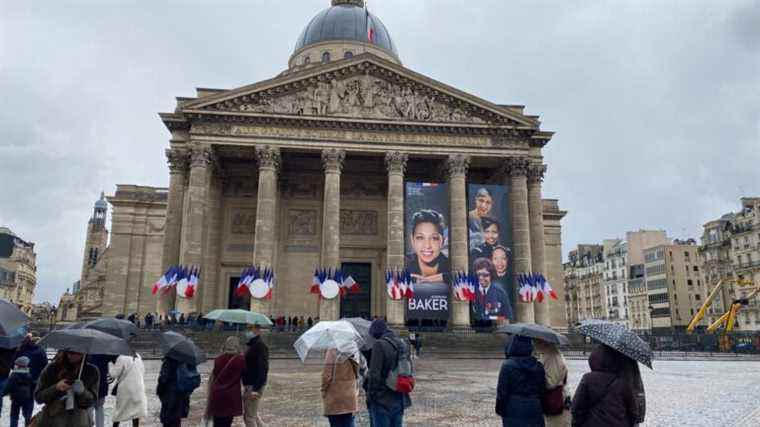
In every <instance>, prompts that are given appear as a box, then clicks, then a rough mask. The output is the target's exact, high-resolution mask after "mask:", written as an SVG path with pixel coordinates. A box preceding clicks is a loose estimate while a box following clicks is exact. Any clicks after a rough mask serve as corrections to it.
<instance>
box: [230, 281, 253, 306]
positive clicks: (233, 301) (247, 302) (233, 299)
mask: <svg viewBox="0 0 760 427" xmlns="http://www.w3.org/2000/svg"><path fill="white" fill-rule="evenodd" d="M239 281H240V278H239V277H230V284H229V294H228V295H229V299H228V300H227V301H229V303H228V304H227V308H231V309H235V308H242V309H244V310H250V309H251V295H250V294H246V295H245V296H242V297H239V296H237V294H235V290H237V285H238V282H239Z"/></svg>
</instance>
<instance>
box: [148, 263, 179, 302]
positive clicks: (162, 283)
mask: <svg viewBox="0 0 760 427" xmlns="http://www.w3.org/2000/svg"><path fill="white" fill-rule="evenodd" d="M172 268H174V267H169V269H168V270H166V273H164V274H162V275H161V277H159V278H158V280H157V281H156V283H154V284H153V290H152V293H153V295H155V294H157V293H158V291H159V290H163V289H164V288H166V287H167V286H169V279H167V276H168V275H169V273H170V272H171V271H172Z"/></svg>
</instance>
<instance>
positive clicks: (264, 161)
mask: <svg viewBox="0 0 760 427" xmlns="http://www.w3.org/2000/svg"><path fill="white" fill-rule="evenodd" d="M256 161H257V162H258V164H259V169H264V168H268V169H274V170H278V169H280V165H281V163H282V157H281V156H280V149H279V148H277V147H272V146H269V145H258V146H256Z"/></svg>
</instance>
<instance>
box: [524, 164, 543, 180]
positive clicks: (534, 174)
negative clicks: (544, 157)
mask: <svg viewBox="0 0 760 427" xmlns="http://www.w3.org/2000/svg"><path fill="white" fill-rule="evenodd" d="M545 173H546V165H542V164H541V163H531V164H530V166H528V182H530V183H540V182H541V181H543V180H544V174H545Z"/></svg>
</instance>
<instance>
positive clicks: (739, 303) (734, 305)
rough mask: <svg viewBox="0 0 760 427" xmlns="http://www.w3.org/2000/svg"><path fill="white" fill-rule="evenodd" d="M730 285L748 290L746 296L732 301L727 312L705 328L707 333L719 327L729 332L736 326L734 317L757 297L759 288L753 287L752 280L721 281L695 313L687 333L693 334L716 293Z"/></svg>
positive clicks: (759, 291)
mask: <svg viewBox="0 0 760 427" xmlns="http://www.w3.org/2000/svg"><path fill="white" fill-rule="evenodd" d="M732 283H733V284H736V285H738V286H741V287H747V288H750V289H748V293H747V294H746V296H744V297H742V298H737V299H735V300H733V301H732V302H731V307H729V309H728V311H726V313H725V314H723V315H722V316H720V317H719V318H718V320H716V321H714V322H713V323H712V324H711V325H710V326H708V327H707V332H710V333H712V332H715V331H716V330H718V328H720V327H721V326H723V327H724V328H725V329H724V331H725V332H731V331H732V330H733V329H734V325H735V324H736V316H737V314H738V313H739V310H741V308H742V307H744V306H746V305H748V304H749V301H750V300H751V299H752V298H754V297H755V296H757V294H758V293H760V287H755V284H754V283H753V282H752V280H749V279H743V278H738V279H721V280H720V281H719V282H718V284H717V285H715V288H713V290H712V292H710V294H709V295H708V296H707V298H706V299H705V302H704V303H703V304H702V307H700V308H699V311H697V314H695V315H694V318H693V319H692V320H691V322H690V323H689V327H688V328H686V331H687V332H688V333H692V332H694V329H696V327H697V325H698V324H699V322H700V321H701V320H702V319H703V318H704V317H705V313H706V312H707V309H708V308H710V306H711V305H712V302H713V300H714V299H715V297H716V296H717V295H718V292H719V291H720V290H721V288H723V286H725V285H728V284H732Z"/></svg>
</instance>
